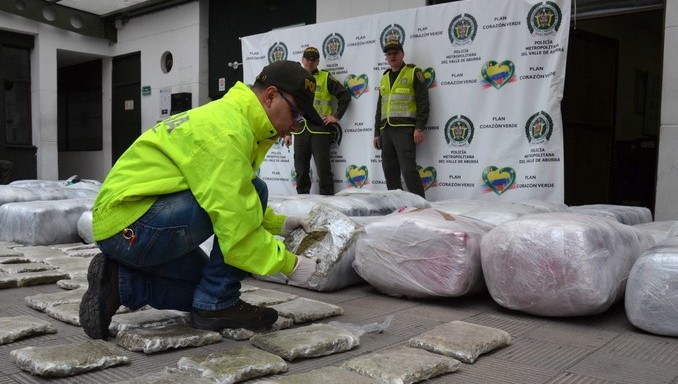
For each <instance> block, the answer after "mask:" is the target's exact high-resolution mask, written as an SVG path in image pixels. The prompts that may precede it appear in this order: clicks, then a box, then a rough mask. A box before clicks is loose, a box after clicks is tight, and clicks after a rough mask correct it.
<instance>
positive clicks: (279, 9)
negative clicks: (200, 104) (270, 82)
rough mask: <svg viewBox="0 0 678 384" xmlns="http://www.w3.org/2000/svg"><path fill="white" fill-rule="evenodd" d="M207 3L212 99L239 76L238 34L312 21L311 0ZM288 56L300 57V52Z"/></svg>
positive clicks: (265, 30) (251, 33)
mask: <svg viewBox="0 0 678 384" xmlns="http://www.w3.org/2000/svg"><path fill="white" fill-rule="evenodd" d="M209 7H210V11H209V36H210V38H209V96H210V97H211V98H212V99H213V100H215V99H218V98H220V97H221V96H223V95H224V93H226V91H227V90H228V89H230V88H231V87H232V86H233V84H235V82H236V81H242V79H243V70H242V50H241V44H240V39H239V38H240V37H243V36H250V35H254V34H257V33H262V32H268V31H270V30H271V29H274V28H281V27H286V26H291V25H304V24H314V23H315V13H316V1H315V0H285V1H281V0H251V1H210V4H209ZM288 59H289V60H301V55H299V57H294V56H290V57H288ZM220 79H221V81H220Z"/></svg>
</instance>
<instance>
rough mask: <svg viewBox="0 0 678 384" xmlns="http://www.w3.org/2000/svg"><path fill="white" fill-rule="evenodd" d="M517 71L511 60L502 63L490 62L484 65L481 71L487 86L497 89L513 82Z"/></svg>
mask: <svg viewBox="0 0 678 384" xmlns="http://www.w3.org/2000/svg"><path fill="white" fill-rule="evenodd" d="M515 71H516V67H515V65H514V64H513V62H512V61H511V60H504V61H502V62H501V63H497V62H496V61H494V60H490V61H488V62H487V63H485V64H483V68H482V69H481V70H480V72H481V74H482V75H483V79H485V81H486V82H487V84H489V85H491V86H493V87H494V88H496V89H499V88H501V87H503V86H504V84H506V83H508V82H509V81H511V79H512V78H513V75H514V74H515Z"/></svg>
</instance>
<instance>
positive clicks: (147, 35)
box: [112, 2, 208, 131]
mask: <svg viewBox="0 0 678 384" xmlns="http://www.w3.org/2000/svg"><path fill="white" fill-rule="evenodd" d="M205 6H206V5H205ZM200 17H201V4H200V3H199V2H192V3H187V4H184V5H180V6H177V7H174V8H170V9H167V10H164V11H162V12H157V13H151V14H148V15H144V16H140V17H135V18H133V19H131V20H129V22H128V23H127V24H125V25H123V26H122V27H121V28H120V29H118V43H117V44H115V45H114V46H113V49H112V53H113V56H118V55H124V54H127V53H132V52H141V85H142V86H150V87H151V94H150V95H148V96H141V127H142V128H141V129H142V131H145V130H147V129H150V128H152V127H153V125H155V123H156V122H157V121H158V120H159V119H160V117H161V116H160V98H159V92H158V91H159V89H160V88H162V87H169V88H170V89H171V93H177V92H191V93H192V103H193V106H194V107H195V106H198V105H200V104H204V103H205V102H207V101H208V100H207V97H206V93H205V96H203V97H202V98H201V96H200V94H201V90H200V87H201V83H205V84H206V83H207V52H206V50H207V39H206V28H207V26H206V24H207V18H206V11H205V18H204V19H202V23H203V24H204V25H201V18H200ZM203 50H204V51H205V52H203ZM166 51H169V52H171V53H172V56H173V58H174V65H173V67H172V70H171V71H170V72H169V73H164V72H163V71H162V69H161V66H160V62H161V57H162V54H163V53H164V52H166ZM201 76H202V77H201Z"/></svg>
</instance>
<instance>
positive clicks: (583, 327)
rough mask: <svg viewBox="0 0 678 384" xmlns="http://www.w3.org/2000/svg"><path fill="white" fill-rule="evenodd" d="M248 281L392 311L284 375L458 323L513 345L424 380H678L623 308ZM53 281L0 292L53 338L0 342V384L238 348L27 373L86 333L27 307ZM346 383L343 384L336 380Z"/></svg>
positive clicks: (352, 314) (378, 313) (674, 350)
mask: <svg viewBox="0 0 678 384" xmlns="http://www.w3.org/2000/svg"><path fill="white" fill-rule="evenodd" d="M245 282H246V283H247V284H251V285H255V286H259V287H262V288H271V289H277V290H280V291H285V292H290V293H294V294H297V295H299V296H302V297H307V298H311V299H316V300H321V301H325V302H328V303H333V304H337V305H340V306H342V307H343V308H344V310H345V314H344V315H342V316H339V317H334V318H331V319H328V320H326V321H331V320H336V321H340V322H350V323H356V324H367V323H372V322H377V321H383V320H384V318H385V317H387V316H388V315H394V319H393V322H392V323H391V326H390V328H389V329H388V330H387V331H386V332H384V333H382V334H365V335H363V336H362V337H361V344H360V346H359V347H358V348H357V349H354V350H352V351H349V352H345V353H341V354H336V355H332V356H327V357H322V358H315V359H306V360H301V361H298V362H292V363H288V365H289V371H288V374H294V373H301V372H305V371H308V370H311V369H314V368H319V367H323V366H332V365H339V364H340V363H342V362H343V361H345V360H347V359H349V358H352V357H355V356H358V355H361V354H364V353H367V352H372V351H379V350H383V349H388V348H390V347H393V346H396V345H400V344H403V343H406V342H407V340H408V339H409V338H410V337H412V336H416V335H419V334H420V333H422V332H424V331H426V330H428V329H430V328H432V327H434V326H436V325H438V324H441V323H444V322H449V321H453V320H463V321H466V322H470V323H475V324H480V325H485V326H489V327H494V328H499V329H503V330H505V331H507V332H509V333H510V334H511V337H512V344H511V345H510V346H508V347H506V348H503V349H500V350H497V351H495V352H493V353H490V354H487V355H483V356H481V357H480V358H479V359H478V360H477V361H476V362H475V364H473V365H468V364H464V365H463V366H462V368H461V369H460V370H459V371H457V372H455V373H451V374H447V375H444V376H440V377H438V378H434V379H431V380H429V381H425V383H431V384H434V383H435V384H437V383H478V384H480V383H482V384H489V383H502V384H507V383H520V384H531V383H534V384H537V383H549V384H556V383H558V384H566V383H567V384H608V383H628V384H632V383H642V384H648V383H676V384H678V339H676V338H670V337H660V336H655V335H651V334H648V333H645V332H643V331H641V330H638V329H636V328H634V327H633V326H632V325H631V324H630V323H629V321H628V320H627V319H626V315H625V313H624V307H623V305H622V304H617V305H616V306H614V307H613V308H611V309H610V310H608V311H607V312H605V313H603V314H601V315H597V316H592V317H582V318H539V317H534V316H530V315H524V314H521V313H518V312H513V311H509V310H506V309H503V308H501V307H500V306H498V305H497V304H495V303H494V301H493V300H492V298H491V297H490V296H489V294H481V295H477V296H474V297H471V298H465V299H445V300H429V301H425V300H408V299H398V298H392V297H388V296H385V295H382V294H380V293H379V292H377V291H376V290H374V289H373V288H372V287H371V286H369V285H360V286H355V287H350V288H346V289H343V290H340V291H338V292H331V293H322V292H316V291H309V290H305V289H300V288H295V287H289V286H283V285H278V284H274V283H268V282H262V281H258V280H254V279H248V280H246V281H245ZM60 290H61V288H59V287H58V286H56V285H55V284H48V285H41V286H32V287H23V288H14V289H4V290H0V316H17V315H26V314H28V315H32V316H35V317H38V318H41V319H45V320H49V321H50V322H51V323H52V324H53V325H55V326H56V328H57V329H58V333H56V334H52V335H43V336H38V337H32V338H28V339H23V340H20V341H17V342H14V343H11V344H6V345H2V346H0V384H5V383H44V382H50V383H52V382H54V383H114V382H116V381H121V380H126V379H130V378H135V377H138V376H140V375H143V374H146V373H151V372H158V371H160V370H161V369H163V368H164V367H174V366H175V365H176V362H177V361H178V360H179V358H180V357H182V356H190V355H195V354H203V353H206V352H212V351H217V350H221V349H223V348H227V347H229V346H231V345H234V344H236V343H247V341H240V342H237V341H233V340H229V339H224V340H223V341H222V342H220V343H217V344H213V345H209V346H205V347H200V348H189V349H182V350H175V351H171V352H165V353H158V354H154V355H144V354H143V353H135V352H129V351H126V352H127V354H128V355H129V356H130V358H131V364H129V365H125V366H119V367H114V368H109V369H106V370H103V371H96V372H92V373H86V374H81V375H77V376H73V377H70V378H63V379H45V378H40V377H35V376H31V375H30V374H28V373H26V372H23V371H21V370H19V368H17V366H16V365H15V364H14V363H12V362H11V361H10V359H9V351H11V350H13V349H18V348H22V347H26V346H48V345H58V344H66V343H73V342H79V341H84V340H87V336H86V335H85V334H84V333H83V331H82V329H81V328H79V327H75V326H72V325H69V324H65V323H62V322H60V321H57V320H55V319H52V318H50V317H49V316H47V315H45V314H44V313H42V312H39V311H36V310H33V309H31V308H29V307H28V306H27V305H26V303H25V301H24V297H26V296H31V295H35V294H38V293H43V292H48V293H49V292H58V291H60ZM342 384H344V383H342Z"/></svg>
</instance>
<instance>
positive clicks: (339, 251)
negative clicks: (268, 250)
mask: <svg viewBox="0 0 678 384" xmlns="http://www.w3.org/2000/svg"><path fill="white" fill-rule="evenodd" d="M308 222H309V226H310V228H311V232H310V233H306V232H304V230H303V229H296V230H295V231H293V232H292V234H291V235H290V237H289V238H288V239H286V240H285V246H286V247H287V249H289V250H290V251H291V252H292V253H294V254H296V255H298V256H299V257H308V258H313V259H317V260H318V267H317V269H316V272H315V274H314V275H313V277H311V279H310V280H309V281H308V282H307V283H306V284H304V285H302V287H304V288H309V289H313V290H316V291H334V290H337V289H340V288H344V287H347V286H349V285H354V284H358V283H361V282H362V281H363V280H362V279H361V278H360V276H358V275H357V274H356V272H355V270H354V269H353V266H352V264H353V260H354V258H355V248H354V246H353V245H354V244H355V240H356V239H357V238H358V237H359V236H360V235H361V234H363V233H364V229H363V226H362V225H360V224H358V223H356V222H355V221H353V220H351V219H350V218H349V217H347V216H346V215H344V214H342V213H341V212H338V211H337V210H335V209H333V208H330V207H327V206H324V205H316V206H315V207H313V209H311V212H310V213H309V214H308ZM256 277H257V278H259V279H261V280H267V281H273V282H278V283H285V282H286V281H287V279H286V277H285V276H284V275H283V274H277V275H273V276H256Z"/></svg>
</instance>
